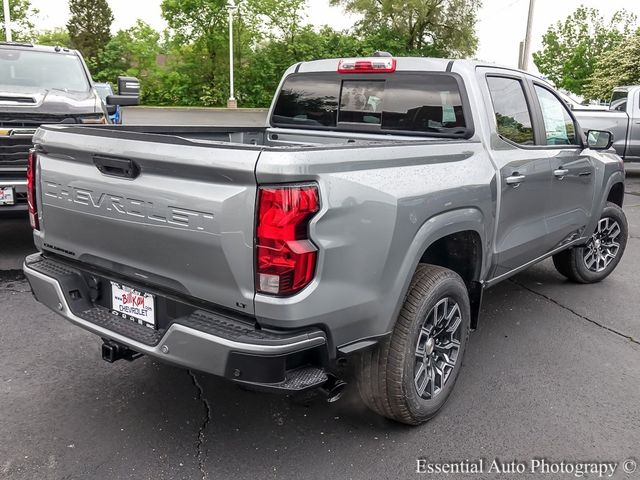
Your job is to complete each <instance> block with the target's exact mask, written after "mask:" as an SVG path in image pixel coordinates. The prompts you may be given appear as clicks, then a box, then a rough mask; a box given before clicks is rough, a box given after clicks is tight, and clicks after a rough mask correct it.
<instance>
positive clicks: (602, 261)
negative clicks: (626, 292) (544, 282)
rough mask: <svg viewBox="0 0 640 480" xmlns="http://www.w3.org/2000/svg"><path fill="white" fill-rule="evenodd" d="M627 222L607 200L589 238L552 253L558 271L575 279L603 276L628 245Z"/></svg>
mask: <svg viewBox="0 0 640 480" xmlns="http://www.w3.org/2000/svg"><path fill="white" fill-rule="evenodd" d="M627 236H628V225H627V218H626V216H625V214H624V212H623V211H622V209H621V208H620V207H619V206H618V205H616V204H615V203H607V206H606V207H605V209H604V210H603V211H602V215H601V216H600V220H599V221H598V225H597V226H596V230H595V232H594V233H593V235H592V236H591V238H590V239H589V241H588V242H587V243H586V244H585V245H582V246H580V247H574V248H571V249H569V250H565V251H564V252H560V253H558V254H556V255H554V256H553V264H554V265H555V267H556V269H557V270H558V272H559V273H560V274H562V275H564V276H565V277H567V278H568V279H569V280H572V281H574V282H578V283H595V282H599V281H601V280H603V279H604V278H606V277H607V276H609V274H610V273H611V272H613V271H614V270H615V268H616V267H617V266H618V263H620V259H621V258H622V255H623V254H624V250H625V247H626V246H627Z"/></svg>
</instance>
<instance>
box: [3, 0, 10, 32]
mask: <svg viewBox="0 0 640 480" xmlns="http://www.w3.org/2000/svg"><path fill="white" fill-rule="evenodd" d="M2 5H3V6H4V34H5V37H6V39H7V42H10V41H12V38H11V12H9V0H2Z"/></svg>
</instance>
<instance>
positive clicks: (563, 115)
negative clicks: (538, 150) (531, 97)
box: [535, 85, 578, 145]
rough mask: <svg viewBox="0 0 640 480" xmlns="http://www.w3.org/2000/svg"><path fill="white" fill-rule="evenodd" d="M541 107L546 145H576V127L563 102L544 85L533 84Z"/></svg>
mask: <svg viewBox="0 0 640 480" xmlns="http://www.w3.org/2000/svg"><path fill="white" fill-rule="evenodd" d="M535 90H536V95H537V96H538V102H539V103H540V108H541V109H542V119H543V120H544V130H545V134H546V135H545V136H546V141H547V145H576V144H577V143H578V141H577V136H576V127H575V125H574V123H573V119H572V118H571V115H569V112H567V109H566V108H565V106H564V105H563V103H562V102H561V101H560V100H558V98H557V97H556V96H555V95H554V94H553V93H551V92H550V91H549V90H547V89H546V88H544V87H541V86H539V85H536V86H535Z"/></svg>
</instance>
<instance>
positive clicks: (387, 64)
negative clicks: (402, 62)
mask: <svg viewBox="0 0 640 480" xmlns="http://www.w3.org/2000/svg"><path fill="white" fill-rule="evenodd" d="M395 71H396V59H395V58H392V57H369V58H343V59H342V60H340V63H338V73H391V72H395Z"/></svg>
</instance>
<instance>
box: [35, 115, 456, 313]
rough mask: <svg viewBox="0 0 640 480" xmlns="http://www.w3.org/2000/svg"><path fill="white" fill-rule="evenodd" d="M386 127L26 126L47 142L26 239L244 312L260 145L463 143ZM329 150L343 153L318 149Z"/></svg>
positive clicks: (250, 293) (250, 287)
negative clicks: (360, 130)
mask: <svg viewBox="0 0 640 480" xmlns="http://www.w3.org/2000/svg"><path fill="white" fill-rule="evenodd" d="M367 137H371V138H367ZM381 137H382V139H381ZM390 137H391V136H388V137H387V136H381V135H366V134H365V135H358V136H357V137H355V136H353V135H350V134H349V135H346V134H344V133H334V132H319V133H318V132H309V133H307V132H301V131H300V130H294V131H287V130H283V129H267V128H261V129H256V128H245V127H166V126H102V127H98V128H96V127H79V126H58V125H49V126H45V127H43V128H41V129H39V130H38V131H37V133H36V135H35V143H36V144H37V145H45V148H46V151H44V149H41V150H43V151H39V152H38V162H39V175H40V178H39V185H40V186H41V189H40V190H41V191H40V192H39V193H38V203H39V205H40V211H39V212H38V213H39V216H40V218H41V224H40V229H39V231H36V241H37V243H38V244H39V245H38V246H39V247H40V248H41V249H42V250H44V251H45V252H52V253H54V254H57V255H62V256H65V257H67V258H70V259H73V260H76V261H81V262H84V263H86V264H89V265H92V266H95V267H98V268H103V269H105V270H108V271H111V272H114V273H116V274H117V275H118V276H120V277H122V278H125V279H130V283H133V284H134V285H137V284H138V283H139V284H142V285H147V286H150V287H159V288H163V289H166V290H170V291H172V292H176V293H178V294H182V295H185V296H188V297H190V298H195V299H199V300H202V301H206V302H209V303H211V304H215V305H219V306H222V307H225V308H230V309H234V310H241V311H242V312H243V313H245V314H252V313H253V308H254V307H253V305H254V303H253V300H254V298H253V297H254V257H253V255H254V253H253V252H254V250H253V247H254V222H255V204H256V194H257V184H258V176H259V175H258V173H257V165H258V159H259V158H260V156H261V155H262V154H263V153H266V151H269V152H270V154H271V155H272V157H271V158H272V159H273V158H274V157H273V156H278V155H279V157H281V158H282V160H283V161H286V162H291V161H292V158H291V155H297V158H298V161H302V162H304V161H305V160H304V159H303V158H302V157H300V154H299V153H296V152H302V153H304V152H305V151H306V152H307V155H308V154H311V153H312V152H311V151H312V150H313V151H315V153H314V156H313V157H314V158H318V155H321V156H322V157H324V158H325V159H326V158H334V157H335V158H336V159H343V161H344V158H358V157H369V156H371V154H367V155H363V152H364V150H363V149H370V148H375V147H379V146H385V145H394V144H398V143H407V142H415V143H416V144H424V143H425V142H432V143H439V144H441V145H442V144H443V143H451V142H460V141H464V140H447V139H435V141H434V139H425V138H409V137H401V136H393V137H394V138H390ZM374 138H375V139H374ZM329 149H349V151H350V153H349V154H345V153H344V152H342V153H338V154H337V155H334V154H332V155H329V156H327V155H324V151H326V150H329ZM318 150H320V151H318ZM285 151H286V152H288V154H287V155H285V154H284V152H285ZM277 152H281V153H280V154H278V153H277ZM387 158H388V159H389V160H392V158H391V157H389V156H387ZM122 165H128V166H129V167H127V168H121V166H122ZM275 168H276V169H277V167H275ZM129 170H131V171H129ZM277 181H278V180H276V182H277ZM279 181H282V180H279ZM268 183H273V182H271V181H269V182H268Z"/></svg>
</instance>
